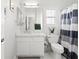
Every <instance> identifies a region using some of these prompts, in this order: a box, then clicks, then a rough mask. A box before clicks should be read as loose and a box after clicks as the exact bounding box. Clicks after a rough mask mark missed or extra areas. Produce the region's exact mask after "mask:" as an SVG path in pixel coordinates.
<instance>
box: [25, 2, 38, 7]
mask: <svg viewBox="0 0 79 59" xmlns="http://www.w3.org/2000/svg"><path fill="white" fill-rule="evenodd" d="M24 7H26V8H38V7H39V3H38V2H26V3H24Z"/></svg>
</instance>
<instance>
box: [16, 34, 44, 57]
mask: <svg viewBox="0 0 79 59" xmlns="http://www.w3.org/2000/svg"><path fill="white" fill-rule="evenodd" d="M44 37H45V35H44V34H43V33H39V34H37V33H27V34H17V35H16V40H17V56H22V57H29V56H32V57H41V56H44Z"/></svg>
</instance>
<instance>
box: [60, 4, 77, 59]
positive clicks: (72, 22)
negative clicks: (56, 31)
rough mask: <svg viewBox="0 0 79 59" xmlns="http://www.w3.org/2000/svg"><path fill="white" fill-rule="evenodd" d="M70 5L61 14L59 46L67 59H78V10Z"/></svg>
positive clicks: (75, 5)
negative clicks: (62, 48)
mask: <svg viewBox="0 0 79 59" xmlns="http://www.w3.org/2000/svg"><path fill="white" fill-rule="evenodd" d="M77 6H78V5H77V4H72V5H71V6H69V7H68V8H66V9H64V10H63V11H62V13H61V30H60V39H61V45H62V46H63V47H64V53H63V55H64V56H65V57H66V58H67V59H78V8H77Z"/></svg>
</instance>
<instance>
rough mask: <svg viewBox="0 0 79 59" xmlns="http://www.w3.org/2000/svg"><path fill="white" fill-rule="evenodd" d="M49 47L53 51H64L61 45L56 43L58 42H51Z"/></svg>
mask: <svg viewBox="0 0 79 59" xmlns="http://www.w3.org/2000/svg"><path fill="white" fill-rule="evenodd" d="M51 47H52V49H53V51H54V52H57V53H60V54H61V53H63V52H64V48H63V46H62V45H60V44H58V43H51Z"/></svg>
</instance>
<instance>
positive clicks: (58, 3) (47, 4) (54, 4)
mask: <svg viewBox="0 0 79 59" xmlns="http://www.w3.org/2000/svg"><path fill="white" fill-rule="evenodd" d="M75 2H77V0H40V3H39V5H40V8H41V9H42V10H43V13H42V29H43V31H41V32H44V33H46V34H48V33H49V29H48V27H47V26H48V25H46V16H45V15H46V14H45V11H46V10H47V9H54V10H56V20H55V25H52V26H54V27H55V34H58V35H59V34H60V16H61V10H62V9H63V8H65V7H67V6H69V5H71V4H72V3H75ZM22 9H24V8H22ZM23 13H24V15H30V16H34V15H35V10H34V9H24V10H23ZM37 19H38V20H35V19H33V21H31V23H32V24H34V22H40V21H39V20H40V18H39V17H38V18H37ZM31 28H32V29H33V28H34V26H31ZM33 30H34V29H33ZM36 32H38V31H36Z"/></svg>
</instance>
